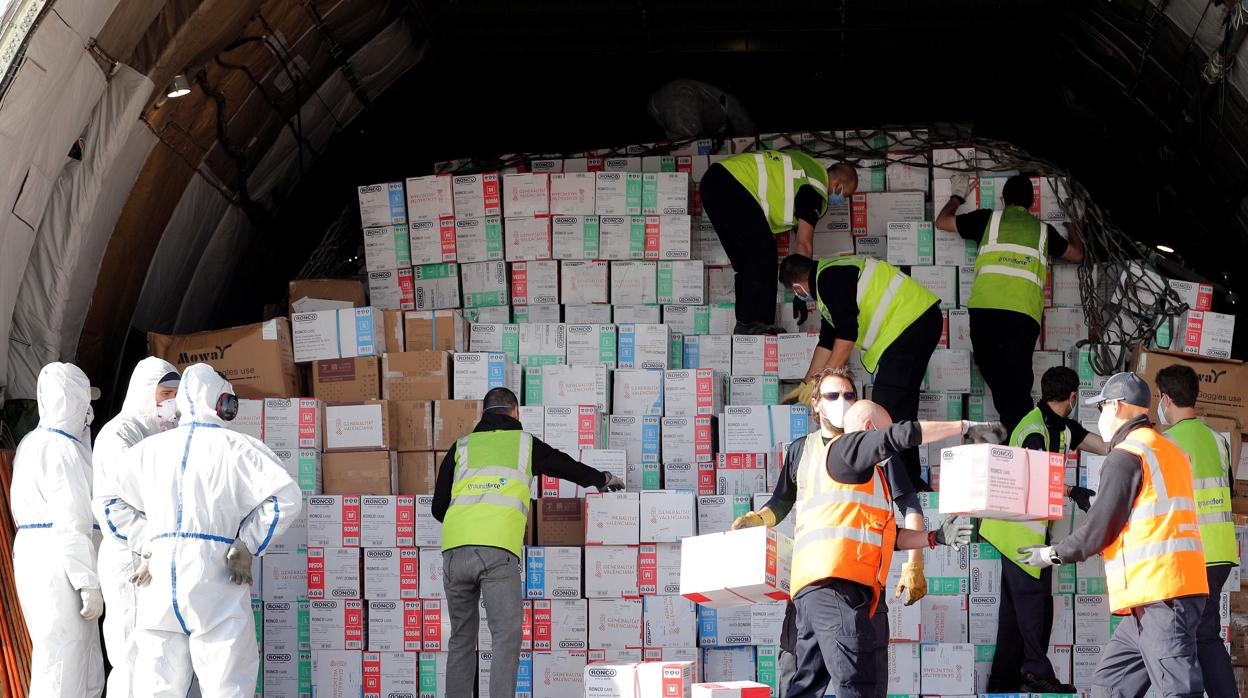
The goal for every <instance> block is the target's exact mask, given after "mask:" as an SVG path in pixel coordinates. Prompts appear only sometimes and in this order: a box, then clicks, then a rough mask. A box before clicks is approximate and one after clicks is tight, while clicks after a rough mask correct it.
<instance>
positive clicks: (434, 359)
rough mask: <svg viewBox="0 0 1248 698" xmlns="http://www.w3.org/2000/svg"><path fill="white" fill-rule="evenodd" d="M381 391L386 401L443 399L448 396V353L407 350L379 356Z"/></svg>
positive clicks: (449, 381) (449, 379)
mask: <svg viewBox="0 0 1248 698" xmlns="http://www.w3.org/2000/svg"><path fill="white" fill-rule="evenodd" d="M381 394H382V397H384V398H385V399H387V400H446V399H448V398H450V397H451V355H450V353H449V352H445V351H409V352H402V353H398V354H386V355H385V356H383V357H381Z"/></svg>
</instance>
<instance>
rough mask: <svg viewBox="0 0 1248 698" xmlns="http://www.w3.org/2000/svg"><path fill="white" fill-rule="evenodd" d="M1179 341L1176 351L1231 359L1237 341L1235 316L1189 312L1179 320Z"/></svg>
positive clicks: (1197, 311) (1176, 343) (1198, 311)
mask: <svg viewBox="0 0 1248 698" xmlns="http://www.w3.org/2000/svg"><path fill="white" fill-rule="evenodd" d="M1177 339H1178V340H1179V341H1177V342H1175V345H1176V346H1175V347H1174V350H1175V351H1181V352H1183V353H1184V354H1197V355H1200V356H1211V357H1213V358H1215V359H1229V358H1231V345H1232V344H1233V342H1234V339H1235V316H1234V315H1227V314H1225V313H1211V312H1206V311H1200V310H1189V311H1187V312H1186V313H1183V315H1182V316H1181V317H1180V318H1179V327H1178V335H1177Z"/></svg>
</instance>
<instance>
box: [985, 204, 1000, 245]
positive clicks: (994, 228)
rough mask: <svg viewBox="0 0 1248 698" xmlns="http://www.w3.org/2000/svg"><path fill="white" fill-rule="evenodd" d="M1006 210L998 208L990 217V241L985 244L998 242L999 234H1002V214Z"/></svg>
mask: <svg viewBox="0 0 1248 698" xmlns="http://www.w3.org/2000/svg"><path fill="white" fill-rule="evenodd" d="M1004 213H1005V211H1003V210H1001V209H998V210H996V211H993V212H992V216H991V217H990V218H989V219H988V241H987V243H985V244H988V245H995V244H997V236H999V235H1000V234H1001V216H1002V214H1004Z"/></svg>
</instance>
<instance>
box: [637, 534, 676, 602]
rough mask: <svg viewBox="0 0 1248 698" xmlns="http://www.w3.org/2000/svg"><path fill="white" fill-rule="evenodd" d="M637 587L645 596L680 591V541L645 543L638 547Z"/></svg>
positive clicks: (672, 593) (669, 594) (670, 593)
mask: <svg viewBox="0 0 1248 698" xmlns="http://www.w3.org/2000/svg"><path fill="white" fill-rule="evenodd" d="M637 589H638V591H639V592H640V593H641V594H642V595H643V596H646V595H649V596H653V595H656V594H657V595H660V596H671V595H674V594H679V593H680V543H643V544H642V545H641V547H639V548H638V549H637Z"/></svg>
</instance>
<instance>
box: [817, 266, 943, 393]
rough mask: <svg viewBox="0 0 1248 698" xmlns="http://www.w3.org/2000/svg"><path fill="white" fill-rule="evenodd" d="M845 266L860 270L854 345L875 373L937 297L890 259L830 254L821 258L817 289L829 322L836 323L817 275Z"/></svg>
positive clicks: (856, 298)
mask: <svg viewBox="0 0 1248 698" xmlns="http://www.w3.org/2000/svg"><path fill="white" fill-rule="evenodd" d="M844 266H850V267H856V268H857V269H858V286H857V290H856V292H855V302H856V303H857V305H858V337H857V339H856V340H855V341H854V344H856V345H857V346H858V348H859V349H860V350H862V365H863V366H864V367H865V368H866V369H867V370H868V371H870V372H871V373H875V368H876V366H878V365H879V362H880V355H881V354H883V353H884V350H885V349H888V347H889V345H890V344H892V343H893V341H894V340H896V339H897V337H899V336H900V335H901V333H902V332H905V331H906V328H908V327H910V325H911V324H913V323H914V321H915V320H917V319H919V317H921V316H922V315H923V313H925V312H927V309H928V308H930V307H932V304H933V303H935V302H936V301H937V300H938V298H937V297H936V294H934V293H932V292H931V291H929V290H927V288H925V287H924V286H923V285H922V284H920V283H919V282H917V281H915V280H914V279H911V278H910V277H909V276H907V275H905V274H903V273H902V271H901V270H900V269H898V268H897V267H895V266H893V265H891V264H889V263H888V262H881V261H879V260H877V259H873V258H871V257H866V256H863V255H851V256H847V257H829V258H827V259H822V260H819V265H818V266H817V267H816V271H815V279H816V283H815V288H814V292H815V303H816V305H817V306H818V308H819V314H820V315H821V316H823V319H824V320H826V321H827V323H828V324H829V325H833V326H835V323H834V322H833V321H832V312H831V311H830V310H828V306H827V304H826V303H824V299H823V298H822V297H821V296H820V294H819V283H818V277H819V274H820V273H821V272H822V271H823V270H824V269H827V268H829V267H844Z"/></svg>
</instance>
